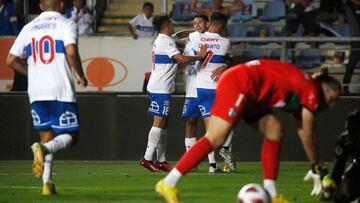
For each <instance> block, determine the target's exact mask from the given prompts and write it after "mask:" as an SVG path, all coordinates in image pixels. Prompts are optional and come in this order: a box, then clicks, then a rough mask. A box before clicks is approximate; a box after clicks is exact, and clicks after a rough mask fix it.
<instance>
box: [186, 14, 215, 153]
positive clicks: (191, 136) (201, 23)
mask: <svg viewBox="0 0 360 203" xmlns="http://www.w3.org/2000/svg"><path fill="white" fill-rule="evenodd" d="M193 22H194V29H195V32H193V33H190V35H189V38H192V36H193V35H194V34H196V32H199V33H204V32H205V31H207V30H208V23H209V18H208V17H207V16H205V15H196V16H195V17H194V21H193ZM184 55H187V56H193V55H195V54H194V51H193V49H192V47H191V41H188V42H187V44H186V46H185V49H184ZM184 65H187V67H186V69H185V75H186V87H185V92H186V95H185V103H184V108H183V113H182V117H183V118H186V124H185V149H186V151H187V150H188V149H190V147H191V146H192V145H193V144H194V143H195V142H196V128H197V121H198V119H199V118H200V110H199V107H198V102H197V101H198V100H197V92H196V73H197V70H196V68H195V63H191V64H184Z"/></svg>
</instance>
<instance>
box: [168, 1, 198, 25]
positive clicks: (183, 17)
mask: <svg viewBox="0 0 360 203" xmlns="http://www.w3.org/2000/svg"><path fill="white" fill-rule="evenodd" d="M190 3H191V1H176V2H174V6H173V14H172V19H173V20H174V21H191V20H192V19H193V18H194V16H195V15H196V13H194V12H191V11H189V6H190Z"/></svg>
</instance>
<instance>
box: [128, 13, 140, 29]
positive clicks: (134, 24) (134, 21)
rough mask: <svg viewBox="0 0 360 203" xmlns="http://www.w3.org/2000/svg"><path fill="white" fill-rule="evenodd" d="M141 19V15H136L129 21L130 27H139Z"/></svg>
mask: <svg viewBox="0 0 360 203" xmlns="http://www.w3.org/2000/svg"><path fill="white" fill-rule="evenodd" d="M139 17H140V15H136V16H135V17H133V18H132V19H131V20H129V23H130V25H132V26H133V27H135V26H136V25H138V24H139Z"/></svg>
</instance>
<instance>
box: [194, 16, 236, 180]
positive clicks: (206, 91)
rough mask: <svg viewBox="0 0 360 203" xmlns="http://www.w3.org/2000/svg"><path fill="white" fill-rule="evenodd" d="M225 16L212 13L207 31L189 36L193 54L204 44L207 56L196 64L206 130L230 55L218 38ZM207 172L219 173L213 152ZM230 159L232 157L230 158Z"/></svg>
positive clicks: (201, 108)
mask: <svg viewBox="0 0 360 203" xmlns="http://www.w3.org/2000/svg"><path fill="white" fill-rule="evenodd" d="M226 22H227V16H226V15H224V14H222V13H214V14H212V15H211V17H210V26H209V30H208V31H207V32H205V33H203V34H201V33H199V32H194V33H193V34H191V35H189V40H190V42H191V47H192V49H193V50H194V52H196V51H198V47H199V45H201V44H202V43H206V45H207V47H208V51H209V53H208V55H207V57H206V58H205V60H204V61H203V62H202V63H198V64H197V65H198V66H200V67H198V72H197V76H196V89H197V98H198V101H197V102H198V106H199V109H200V112H201V116H202V118H203V120H204V124H205V128H206V129H207V127H208V123H209V118H210V109H211V107H212V105H213V102H214V99H215V89H216V86H217V80H218V78H219V76H220V75H221V74H222V73H223V72H224V71H225V70H226V68H227V66H226V63H225V60H226V57H227V56H228V55H229V53H230V40H229V39H227V38H224V37H222V36H220V33H221V31H222V30H223V29H224V28H226V24H227V23H226ZM208 158H209V164H210V166H209V172H211V173H213V172H219V171H221V169H219V168H218V167H217V165H216V160H215V152H214V151H212V152H211V153H210V154H209V155H208ZM230 158H232V156H231V157H230ZM225 161H226V162H227V163H229V164H230V165H231V166H232V169H234V167H235V164H234V162H233V161H232V160H225Z"/></svg>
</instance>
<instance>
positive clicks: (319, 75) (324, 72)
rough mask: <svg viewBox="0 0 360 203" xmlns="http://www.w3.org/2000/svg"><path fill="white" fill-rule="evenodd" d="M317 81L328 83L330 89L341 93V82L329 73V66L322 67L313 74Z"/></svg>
mask: <svg viewBox="0 0 360 203" xmlns="http://www.w3.org/2000/svg"><path fill="white" fill-rule="evenodd" d="M313 77H314V78H315V80H316V81H317V82H319V83H320V84H321V83H324V84H326V85H328V86H329V87H330V88H331V89H332V90H334V91H337V92H340V93H341V83H340V82H339V81H338V80H337V79H336V78H334V77H332V76H330V75H329V68H328V67H322V68H320V70H319V71H317V72H315V73H314V74H313Z"/></svg>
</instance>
